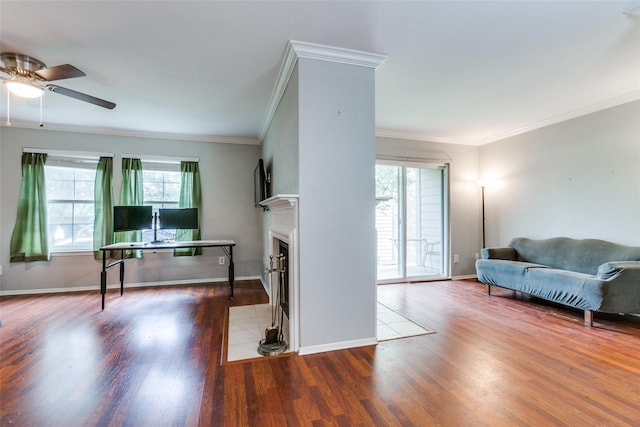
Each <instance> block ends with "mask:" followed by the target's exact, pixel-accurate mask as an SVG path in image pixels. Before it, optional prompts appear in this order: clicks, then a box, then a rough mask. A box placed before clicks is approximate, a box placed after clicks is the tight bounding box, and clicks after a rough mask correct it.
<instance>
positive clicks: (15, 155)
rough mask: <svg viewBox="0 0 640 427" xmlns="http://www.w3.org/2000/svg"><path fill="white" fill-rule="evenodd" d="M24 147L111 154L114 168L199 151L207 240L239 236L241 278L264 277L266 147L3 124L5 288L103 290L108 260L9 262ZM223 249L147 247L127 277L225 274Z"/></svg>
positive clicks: (0, 186)
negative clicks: (134, 157)
mask: <svg viewBox="0 0 640 427" xmlns="http://www.w3.org/2000/svg"><path fill="white" fill-rule="evenodd" d="M23 147H30V148H44V149H47V148H49V149H57V150H72V151H89V152H91V151H93V152H111V153H114V154H116V156H115V157H114V174H115V173H116V171H119V170H120V162H121V156H120V154H121V153H129V154H146V155H158V156H177V157H197V158H199V159H200V173H201V179H202V193H203V196H202V199H203V212H202V238H203V239H233V240H235V241H236V244H237V246H236V248H235V250H234V258H235V261H236V270H235V272H236V277H240V278H242V277H257V276H259V275H260V272H261V265H262V262H261V258H262V244H261V237H260V236H261V235H260V230H261V219H260V210H259V209H255V208H254V200H253V169H254V167H255V165H256V163H257V161H258V158H259V157H260V150H261V148H260V147H259V146H253V145H238V144H221V143H211V142H198V141H182V140H169V139H151V138H135V137H124V136H108V135H95V134H86V133H72V132H58V131H50V130H46V129H45V130H41V129H20V128H6V127H5V128H2V144H1V146H0V163H1V166H0V171H1V174H0V191H1V194H2V206H1V208H0V215H1V217H2V219H3V221H2V222H1V224H0V244H1V247H2V248H3V249H2V250H1V251H0V256H1V258H0V264H2V265H3V276H2V283H1V288H0V290H1V291H3V292H11V291H18V292H24V291H33V290H38V289H56V288H92V287H95V289H96V290H97V289H99V283H100V282H99V280H100V270H101V262H99V261H95V260H94V259H93V257H92V254H89V253H85V254H74V255H65V256H56V255H53V256H52V259H51V261H50V262H36V263H11V264H9V251H8V248H9V242H10V238H11V233H12V230H13V225H14V222H15V216H16V211H17V203H18V197H19V192H20V181H21V167H20V158H21V155H22V149H23ZM115 182H117V183H119V182H120V180H119V176H118V177H116V176H114V196H115V197H116V200H117V198H118V194H119V186H118V185H117V184H115ZM220 255H222V252H220V251H219V250H217V249H211V248H210V249H204V255H203V256H202V257H176V258H174V257H173V256H171V253H158V254H152V253H147V254H145V256H144V259H143V260H138V261H136V260H130V261H128V262H127V266H126V272H125V275H126V277H125V283H149V284H152V283H155V282H162V281H181V280H205V279H220V280H226V277H227V268H226V266H224V267H220V266H218V257H219V256H220ZM108 278H109V284H115V283H118V272H117V269H112V270H110V271H109V274H108Z"/></svg>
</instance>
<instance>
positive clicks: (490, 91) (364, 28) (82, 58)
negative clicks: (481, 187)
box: [0, 0, 640, 144]
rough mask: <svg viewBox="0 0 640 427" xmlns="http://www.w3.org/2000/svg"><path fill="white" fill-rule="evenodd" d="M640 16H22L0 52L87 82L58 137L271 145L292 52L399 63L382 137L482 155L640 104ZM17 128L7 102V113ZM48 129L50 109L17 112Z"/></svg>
mask: <svg viewBox="0 0 640 427" xmlns="http://www.w3.org/2000/svg"><path fill="white" fill-rule="evenodd" d="M636 3H638V2H637V1H634V2H631V1H621V2H617V1H604V2H598V1H555V2H554V1H495V2H493V1H491V2H485V1H442V2H436V1H412V2H405V1H335V2H334V1H317V2H312V1H255V2H254V1H162V2H160V1H136V2H134V1H81V2H78V1H42V2H31V1H22V0H20V1H8V0H2V1H1V2H0V51H2V52H7V51H9V52H18V53H23V54H28V55H30V56H33V57H35V58H38V59H40V60H41V61H43V62H44V63H46V64H47V65H48V66H54V65H60V64H66V63H69V64H72V65H74V66H76V67H78V68H79V69H81V70H83V71H84V72H85V73H86V74H87V76H86V77H81V78H74V79H69V80H62V81H59V82H56V83H57V84H59V85H60V86H63V87H67V88H69V89H73V90H77V91H80V92H84V93H87V94H90V95H93V96H96V97H99V98H103V99H107V100H109V101H113V102H115V103H116V104H117V107H116V109H114V110H106V109H103V108H99V107H96V106H94V105H91V104H86V103H83V102H80V101H77V100H74V99H71V98H67V97H65V96H61V95H59V94H53V93H47V94H46V95H45V97H44V123H45V127H48V128H52V129H54V128H59V129H79V130H82V129H87V130H91V131H97V132H108V133H115V134H140V135H143V134H152V135H166V136H180V137H193V138H198V139H205V140H207V139H210V140H216V139H219V138H220V137H237V138H238V139H239V141H245V142H252V141H254V142H257V140H258V139H259V138H260V137H261V135H260V131H261V129H262V128H263V124H264V121H265V119H266V117H267V110H268V106H269V100H270V97H271V94H272V91H273V88H274V85H275V84H276V80H277V76H278V71H279V69H280V65H281V62H282V60H283V55H284V50H285V48H286V45H287V42H288V41H289V40H298V41H303V42H310V43H317V44H322V45H328V46H335V47H341V48H348V49H355V50H361V51H365V52H371V53H379V54H385V55H387V56H388V57H387V59H386V61H385V62H384V63H383V64H382V65H381V66H380V67H379V68H378V70H377V71H376V127H377V133H378V135H383V136H397V137H406V138H412V139H424V140H431V141H440V142H454V143H462V144H482V143H486V142H490V141H494V140H497V139H500V138H503V137H506V136H510V135H514V134H517V133H520V132H523V131H526V130H531V129H535V128H537V127H541V126H543V125H547V124H551V123H555V122H558V121H562V120H565V119H568V118H571V117H575V116H578V115H582V114H586V113H589V112H593V111H597V110H600V109H603V108H607V107H610V106H614V105H618V104H621V103H624V102H629V101H632V100H637V99H640V17H638V16H637V15H633V14H631V15H629V14H624V13H623V11H624V10H625V8H627V7H629V5H633V4H636ZM0 109H1V114H0V116H1V119H2V123H3V124H4V122H5V121H6V112H7V111H6V110H7V109H6V90H5V89H4V88H3V89H2V98H1V102H0ZM11 121H12V123H13V124H14V126H15V125H18V126H30V125H33V126H37V123H38V122H39V102H38V101H33V100H31V101H27V100H23V99H18V98H15V97H12V98H11Z"/></svg>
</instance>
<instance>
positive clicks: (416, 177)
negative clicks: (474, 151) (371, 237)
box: [376, 162, 448, 282]
mask: <svg viewBox="0 0 640 427" xmlns="http://www.w3.org/2000/svg"><path fill="white" fill-rule="evenodd" d="M446 172H447V170H446V167H444V166H434V167H428V166H415V165H408V164H401V163H397V162H396V163H378V164H377V165H376V201H377V204H376V232H377V270H378V271H377V273H378V281H380V282H392V281H406V280H427V279H435V278H442V277H446V276H447V274H446V270H447V265H448V260H447V258H446V256H445V254H446V252H445V248H446V247H447V245H446V242H447V231H446V229H447V227H446V223H447V221H446V206H447V203H446V188H447V187H446V182H447V180H446Z"/></svg>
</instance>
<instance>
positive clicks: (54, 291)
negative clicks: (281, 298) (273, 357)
mask: <svg viewBox="0 0 640 427" xmlns="http://www.w3.org/2000/svg"><path fill="white" fill-rule="evenodd" d="M243 280H260V277H259V276H242V277H236V278H235V280H234V283H235V284H237V283H238V282H241V281H243ZM221 282H228V279H227V278H220V277H218V278H215V279H214V278H208V279H185V280H167V281H163V282H140V283H125V284H124V287H125V289H128V288H144V287H149V286H176V285H203V284H206V283H221ZM107 289H120V284H119V283H115V284H111V285H107ZM79 291H96V292H98V293H99V292H100V285H97V286H96V285H92V286H77V287H67V288H46V289H16V290H8V291H0V296H11V295H35V294H59V293H65V292H79Z"/></svg>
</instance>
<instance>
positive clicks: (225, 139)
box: [0, 121, 261, 145]
mask: <svg viewBox="0 0 640 427" xmlns="http://www.w3.org/2000/svg"><path fill="white" fill-rule="evenodd" d="M0 127H6V128H20V129H33V130H50V131H56V132H73V133H88V134H92V135H107V136H122V137H131V138H151V139H171V140H176V141H196V142H216V143H220V144H243V145H260V144H261V142H260V140H259V139H258V138H252V137H237V136H216V135H190V134H179V133H164V132H145V131H134V130H127V129H108V128H94V127H83V126H68V125H56V124H51V125H48V124H45V125H44V126H42V127H41V126H40V125H38V124H35V123H17V122H13V121H12V122H11V125H9V126H7V125H6V124H5V123H1V124H0Z"/></svg>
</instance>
